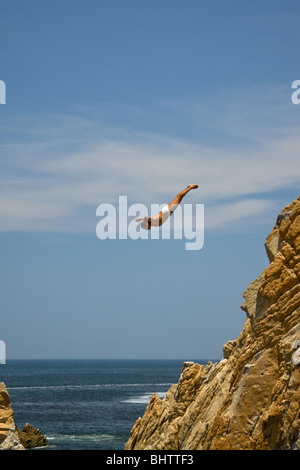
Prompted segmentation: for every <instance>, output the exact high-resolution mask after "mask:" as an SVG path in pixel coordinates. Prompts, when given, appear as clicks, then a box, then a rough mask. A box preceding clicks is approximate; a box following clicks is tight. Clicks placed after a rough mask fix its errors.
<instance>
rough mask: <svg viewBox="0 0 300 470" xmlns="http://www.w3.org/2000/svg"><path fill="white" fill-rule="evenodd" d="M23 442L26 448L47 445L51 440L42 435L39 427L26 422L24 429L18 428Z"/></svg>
mask: <svg viewBox="0 0 300 470" xmlns="http://www.w3.org/2000/svg"><path fill="white" fill-rule="evenodd" d="M17 431H18V435H19V439H20V441H21V444H22V445H23V446H24V447H25V449H32V448H33V447H45V446H48V445H49V442H48V441H47V439H46V438H45V436H43V435H42V433H41V431H40V430H39V429H38V428H35V427H34V426H32V425H31V424H29V423H26V424H25V426H24V427H23V429H22V431H20V430H19V429H17Z"/></svg>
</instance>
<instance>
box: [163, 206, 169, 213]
mask: <svg viewBox="0 0 300 470" xmlns="http://www.w3.org/2000/svg"><path fill="white" fill-rule="evenodd" d="M161 212H167V213H168V214H169V213H170V209H169V206H164V207H163V208H162V210H161Z"/></svg>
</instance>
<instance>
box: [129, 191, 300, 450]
mask: <svg viewBox="0 0 300 470" xmlns="http://www.w3.org/2000/svg"><path fill="white" fill-rule="evenodd" d="M265 246H266V251H267V255H268V257H269V260H270V264H269V266H268V267H267V268H266V269H265V270H264V271H263V273H262V274H261V275H260V276H258V278H257V279H256V280H255V281H253V282H252V283H251V284H250V286H249V287H248V289H246V290H245V292H244V297H245V302H244V304H243V305H242V309H243V310H244V311H245V312H246V314H247V315H246V320H245V324H244V328H243V330H242V332H241V333H240V335H239V336H238V337H237V338H236V339H235V340H234V341H229V342H227V343H226V345H225V346H224V347H223V352H224V358H223V359H222V360H221V361H220V362H216V363H211V362H210V363H207V364H206V366H203V365H199V364H196V363H195V364H190V363H189V364H188V366H184V367H183V370H182V372H181V375H180V378H179V381H178V384H174V385H172V386H171V388H170V389H169V390H168V392H167V394H166V395H165V397H164V398H163V399H162V400H161V399H160V398H159V397H158V396H157V395H153V397H152V399H151V401H150V403H149V405H148V407H147V409H146V411H145V413H144V416H143V417H140V418H138V419H137V421H136V423H135V425H134V426H133V428H132V430H131V433H130V437H129V439H128V442H127V443H126V445H125V449H126V450H131V449H144V450H146V449H148V450H159V449H163V450H194V449H195V450H197V449H198V450H201V449H220V450H221V449H226V450H227V449H236V450H239V449H243V450H246V449H250V450H254V449H260V450H263V449H300V348H299V345H300V282H299V281H300V196H299V197H298V198H297V199H296V200H295V201H293V202H292V204H290V205H289V206H287V207H285V208H284V209H283V210H282V212H281V214H279V216H278V218H277V221H276V225H275V227H274V228H273V230H272V232H271V233H270V235H269V236H268V237H267V239H266V244H265Z"/></svg>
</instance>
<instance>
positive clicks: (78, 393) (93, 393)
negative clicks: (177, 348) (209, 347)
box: [0, 359, 207, 450]
mask: <svg viewBox="0 0 300 470" xmlns="http://www.w3.org/2000/svg"><path fill="white" fill-rule="evenodd" d="M194 361H195V362H198V363H202V364H206V362H207V360H205V361H203V360H197V359H195V360H194ZM183 362H184V360H125V359H124V360H117V359H115V360H98V359H95V360H93V359H90V360H84V359H82V360H71V359H70V360H63V359H60V360H7V363H6V364H1V365H0V381H2V382H4V383H5V385H6V387H7V390H8V393H9V395H10V399H11V403H12V408H13V411H14V419H15V423H16V425H17V426H18V428H20V429H22V428H23V426H24V424H25V423H27V422H28V423H30V424H32V425H33V426H35V427H38V428H39V429H40V431H41V432H42V434H43V435H44V436H46V437H47V439H48V440H49V443H50V447H47V448H46V449H48V450H122V449H123V448H124V445H125V443H126V441H127V440H128V437H129V433H130V430H131V428H132V426H133V425H134V423H135V421H136V419H137V418H138V417H139V416H142V415H143V414H144V411H145V409H146V407H147V404H148V403H149V401H150V399H151V396H152V394H153V393H157V395H158V396H160V397H163V396H164V395H165V394H166V392H167V390H168V389H169V388H170V386H171V385H172V384H173V383H177V382H178V379H179V376H180V373H181V370H182V365H183ZM41 450H42V448H41Z"/></svg>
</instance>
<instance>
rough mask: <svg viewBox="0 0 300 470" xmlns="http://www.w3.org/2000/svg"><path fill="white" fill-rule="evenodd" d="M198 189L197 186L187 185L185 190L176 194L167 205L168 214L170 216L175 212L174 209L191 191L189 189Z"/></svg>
mask: <svg viewBox="0 0 300 470" xmlns="http://www.w3.org/2000/svg"><path fill="white" fill-rule="evenodd" d="M198 187H199V186H198V185H197V184H189V185H188V187H187V188H185V189H183V190H182V191H180V193H178V194H177V196H176V197H175V198H174V199H173V201H172V202H170V204H169V208H170V213H171V214H172V213H173V212H174V211H175V209H176V207H177V206H178V205H179V204H180V203H181V201H182V199H183V198H184V196H185V195H186V194H187V193H188V192H189V191H191V189H197V188H198Z"/></svg>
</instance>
